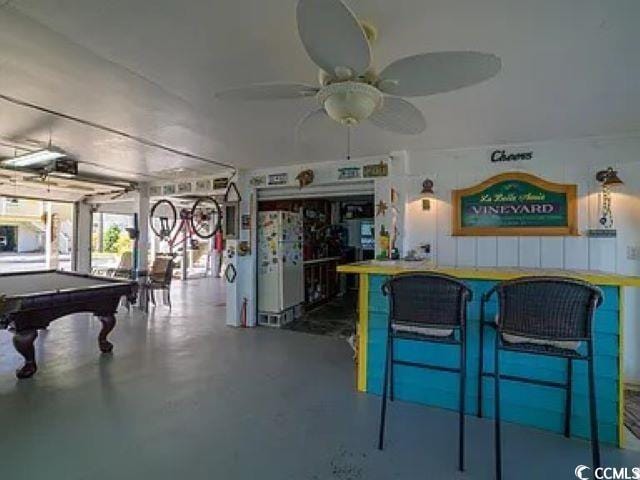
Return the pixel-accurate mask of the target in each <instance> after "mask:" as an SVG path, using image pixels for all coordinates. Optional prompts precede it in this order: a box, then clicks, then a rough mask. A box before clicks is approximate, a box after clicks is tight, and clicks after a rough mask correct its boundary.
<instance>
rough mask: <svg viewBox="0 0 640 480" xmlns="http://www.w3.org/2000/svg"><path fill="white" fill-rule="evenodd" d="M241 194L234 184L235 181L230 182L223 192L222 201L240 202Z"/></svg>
mask: <svg viewBox="0 0 640 480" xmlns="http://www.w3.org/2000/svg"><path fill="white" fill-rule="evenodd" d="M241 201H242V196H241V195H240V191H239V190H238V187H237V186H236V182H231V183H230V184H229V186H228V187H227V191H226V192H225V193H224V203H233V202H241Z"/></svg>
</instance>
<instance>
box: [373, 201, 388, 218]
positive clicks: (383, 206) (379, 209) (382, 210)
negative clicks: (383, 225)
mask: <svg viewBox="0 0 640 480" xmlns="http://www.w3.org/2000/svg"><path fill="white" fill-rule="evenodd" d="M388 208H389V207H388V205H387V203H386V202H385V201H384V200H380V201H379V202H378V205H376V217H379V216H383V217H384V216H385V215H386V214H387V209H388Z"/></svg>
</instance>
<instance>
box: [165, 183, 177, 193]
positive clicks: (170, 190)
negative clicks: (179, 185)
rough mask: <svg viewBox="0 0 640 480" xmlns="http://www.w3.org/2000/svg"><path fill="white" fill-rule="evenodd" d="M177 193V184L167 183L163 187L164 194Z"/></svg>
mask: <svg viewBox="0 0 640 480" xmlns="http://www.w3.org/2000/svg"><path fill="white" fill-rule="evenodd" d="M175 193H176V186H175V185H165V186H164V187H162V194H163V195H175Z"/></svg>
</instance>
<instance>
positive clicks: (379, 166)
mask: <svg viewBox="0 0 640 480" xmlns="http://www.w3.org/2000/svg"><path fill="white" fill-rule="evenodd" d="M387 175H389V165H387V164H386V163H384V162H380V163H376V164H374V165H365V166H364V167H362V176H363V177H365V178H371V177H386V176H387Z"/></svg>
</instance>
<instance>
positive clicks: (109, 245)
mask: <svg viewBox="0 0 640 480" xmlns="http://www.w3.org/2000/svg"><path fill="white" fill-rule="evenodd" d="M120 232H121V230H120V227H119V226H118V225H111V226H110V227H109V228H107V230H106V231H105V232H104V237H103V246H104V251H105V252H110V253H116V243H117V242H118V238H120Z"/></svg>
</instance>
